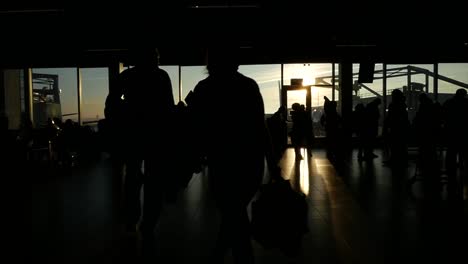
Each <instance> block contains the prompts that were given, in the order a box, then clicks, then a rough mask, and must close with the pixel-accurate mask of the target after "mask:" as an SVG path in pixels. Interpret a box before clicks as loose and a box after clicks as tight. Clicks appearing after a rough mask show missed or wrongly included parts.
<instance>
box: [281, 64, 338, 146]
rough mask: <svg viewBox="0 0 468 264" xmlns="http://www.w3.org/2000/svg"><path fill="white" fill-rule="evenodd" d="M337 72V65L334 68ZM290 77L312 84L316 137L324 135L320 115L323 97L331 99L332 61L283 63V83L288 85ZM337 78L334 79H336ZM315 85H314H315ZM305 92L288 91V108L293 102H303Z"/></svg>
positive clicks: (312, 105) (312, 113)
mask: <svg viewBox="0 0 468 264" xmlns="http://www.w3.org/2000/svg"><path fill="white" fill-rule="evenodd" d="M335 73H338V67H337V68H335ZM291 79H302V83H303V85H312V87H311V107H312V109H311V111H312V112H311V115H312V121H313V127H314V134H315V136H316V137H322V136H325V131H324V127H323V126H322V125H321V124H320V117H321V116H322V114H323V104H324V102H325V99H324V98H325V97H327V98H328V99H330V100H332V99H333V89H332V84H333V65H332V63H322V64H319V63H306V64H285V65H284V84H285V85H290V84H291ZM336 80H337V79H335V81H336ZM315 85H316V86H315ZM335 85H336V88H337V89H336V90H335V97H334V98H335V100H336V101H339V100H338V98H339V97H338V95H339V92H338V90H339V88H338V87H339V83H338V82H337V81H336V83H335ZM305 97H306V92H305V91H295V92H288V102H287V104H288V109H289V108H291V105H292V104H293V103H295V102H298V103H301V102H305V100H306V99H305Z"/></svg>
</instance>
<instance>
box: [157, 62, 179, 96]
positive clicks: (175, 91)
mask: <svg viewBox="0 0 468 264" xmlns="http://www.w3.org/2000/svg"><path fill="white" fill-rule="evenodd" d="M160 68H161V69H163V70H165V71H166V72H167V74H169V78H171V85H172V95H173V96H174V102H175V103H176V104H177V103H178V102H179V66H160Z"/></svg>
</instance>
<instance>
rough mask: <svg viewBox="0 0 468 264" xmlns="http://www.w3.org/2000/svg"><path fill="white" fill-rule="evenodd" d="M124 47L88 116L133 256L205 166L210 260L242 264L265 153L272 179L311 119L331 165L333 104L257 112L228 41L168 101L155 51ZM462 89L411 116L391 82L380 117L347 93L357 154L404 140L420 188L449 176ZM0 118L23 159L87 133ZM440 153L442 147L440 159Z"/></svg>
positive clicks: (460, 142)
mask: <svg viewBox="0 0 468 264" xmlns="http://www.w3.org/2000/svg"><path fill="white" fill-rule="evenodd" d="M130 55H131V58H133V59H134V61H132V64H133V65H134V67H132V68H128V69H126V70H125V71H123V72H122V73H121V74H120V75H119V76H118V78H117V80H116V85H114V86H113V87H111V89H110V91H109V94H108V96H107V98H106V102H105V120H102V121H101V122H100V123H99V131H100V136H102V138H101V139H100V141H101V142H105V145H103V146H104V148H105V149H106V150H107V151H108V152H109V153H110V154H111V159H112V162H113V168H114V173H115V178H116V179H118V180H119V181H120V180H121V181H122V182H119V184H121V185H122V186H123V201H124V203H123V204H124V206H123V211H124V215H125V217H124V218H125V231H126V232H127V233H134V234H137V233H138V234H139V235H140V236H141V239H142V241H143V248H142V249H143V254H152V253H154V245H155V243H156V241H157V237H156V236H155V232H154V231H155V227H156V226H157V224H158V221H159V218H160V215H161V212H162V209H163V204H164V201H165V200H168V201H171V200H174V199H175V194H176V193H177V192H178V191H179V190H182V189H184V188H185V187H186V186H187V185H188V182H189V181H190V179H191V177H192V175H193V173H197V172H200V171H202V170H203V169H204V168H205V167H206V168H207V171H208V176H209V180H210V187H211V192H212V193H213V196H214V198H215V200H216V205H217V208H218V210H219V213H220V216H221V224H220V230H219V234H218V237H217V240H216V243H215V246H214V248H213V253H212V263H222V262H223V260H224V256H225V254H226V253H227V251H228V249H232V254H233V258H234V261H235V263H245V264H248V263H253V262H254V254H253V250H252V245H251V241H250V233H249V218H248V214H247V205H248V204H249V202H250V201H251V200H252V198H253V197H254V195H255V194H256V192H257V191H258V189H259V187H260V185H261V183H262V179H263V175H264V170H265V159H266V161H267V169H268V171H269V172H270V173H271V174H273V176H272V177H278V175H277V174H278V173H279V171H280V170H279V169H278V167H277V166H278V164H279V162H280V159H281V157H282V156H283V153H284V151H285V150H286V149H287V148H288V141H287V138H288V136H289V137H290V139H291V145H292V147H293V148H294V152H295V157H296V160H302V159H304V158H305V157H304V156H303V155H302V153H301V149H302V148H305V149H306V150H307V158H309V157H310V156H311V155H312V148H313V147H314V144H315V135H314V131H316V130H315V129H314V126H319V125H320V126H322V127H323V128H324V130H325V134H326V137H325V149H326V154H327V157H328V158H329V159H330V161H331V162H332V163H336V162H338V161H340V162H342V161H343V159H344V158H345V154H344V153H343V151H344V147H343V146H344V145H345V141H346V137H345V133H346V130H345V129H346V126H345V124H344V121H343V118H342V117H341V115H340V114H339V112H338V109H337V106H338V104H337V102H336V101H334V100H330V99H328V98H327V97H324V100H325V102H324V107H323V114H322V115H321V116H320V118H318V117H314V116H313V114H312V112H311V110H310V109H306V107H305V106H304V105H301V104H299V103H294V104H293V105H292V109H291V112H290V116H291V121H292V129H291V131H290V132H289V133H288V126H287V122H288V118H287V116H288V112H287V109H285V107H280V108H278V110H277V112H275V113H274V114H273V115H272V116H271V117H269V118H268V119H265V110H264V104H263V98H262V95H261V93H260V89H259V86H258V84H257V82H256V81H255V80H253V79H252V78H249V77H247V76H245V75H243V74H241V73H239V72H238V66H239V62H238V54H237V50H236V49H235V48H234V47H232V46H230V45H227V46H225V45H220V46H214V47H212V48H210V49H209V50H208V54H207V65H206V66H207V70H208V77H206V78H205V79H203V80H200V81H199V82H198V84H197V85H196V86H195V87H194V88H193V90H192V91H191V92H190V93H189V94H188V96H187V97H186V98H185V102H179V103H178V104H175V102H174V97H173V93H172V86H171V80H170V78H169V75H168V73H167V72H166V71H164V70H162V69H161V68H159V66H158V64H159V53H158V51H157V50H156V49H154V48H140V49H132V53H131V54H130ZM227 91H229V95H228V96H226V94H227ZM466 94H467V92H466V89H459V90H457V91H456V94H455V95H454V96H453V98H451V99H449V100H447V101H446V102H445V103H444V104H443V105H441V104H439V103H437V102H434V101H433V100H432V99H431V98H430V97H429V96H428V95H427V94H424V93H423V94H421V95H420V96H419V108H418V110H417V112H416V115H415V117H414V119H413V120H410V119H409V117H408V107H407V105H406V98H405V96H404V94H403V92H402V91H400V90H398V89H395V90H393V91H392V94H391V102H390V104H389V105H388V111H387V112H386V114H385V116H382V115H381V113H382V111H381V109H380V105H381V103H382V101H381V99H380V98H376V99H374V100H372V101H371V102H369V103H367V104H364V103H358V104H357V105H356V106H355V108H354V111H353V115H352V122H351V124H352V127H351V129H352V132H354V133H355V135H356V144H357V149H358V151H357V159H358V161H359V162H373V160H374V159H375V158H377V157H378V155H376V154H375V152H374V150H375V148H377V147H378V146H382V147H383V148H384V150H385V159H384V164H383V165H384V166H389V167H405V166H407V164H408V158H409V157H408V147H409V143H410V141H413V142H416V146H417V151H418V158H417V161H416V162H417V166H418V169H419V170H420V172H421V173H422V174H423V175H424V177H425V178H426V179H427V181H426V182H428V185H429V186H430V187H429V188H432V189H431V190H433V191H434V192H437V191H438V190H439V185H440V177H441V174H442V173H445V174H446V175H447V176H448V180H449V183H453V185H456V182H457V177H458V176H457V169H458V168H460V167H461V166H467V148H468V136H467V135H468V122H467V118H468V98H467V96H466ZM384 107H385V106H384ZM220 111H221V112H222V114H221V113H220ZM380 123H383V130H382V134H381V137H379V124H380ZM1 125H2V127H1V131H0V132H1V133H2V135H1V137H0V138H1V139H2V141H4V142H3V146H5V148H6V149H7V150H13V149H16V150H17V153H18V157H21V158H23V159H25V160H27V159H31V158H32V157H31V156H30V155H32V153H33V152H32V151H31V150H33V149H34V148H35V147H36V146H43V147H47V148H48V154H47V155H49V159H55V160H57V161H58V162H60V163H61V164H64V165H71V164H73V162H74V155H79V153H81V152H83V149H82V147H83V146H84V145H89V144H92V142H97V141H94V140H96V139H95V138H92V137H91V136H90V135H91V134H92V133H91V132H90V131H89V130H88V129H86V128H85V129H83V128H82V127H80V126H78V125H77V124H76V123H75V122H73V121H72V120H70V119H69V120H66V121H65V122H63V123H62V122H61V120H60V119H49V120H48V122H47V124H46V126H45V127H44V128H43V129H41V130H40V136H38V135H37V132H36V131H35V130H34V129H33V125H32V122H31V121H30V120H28V119H27V118H23V119H22V122H21V127H20V129H19V131H18V133H17V134H15V135H13V134H11V133H9V132H8V119H7V118H6V117H4V116H2V120H1ZM78 138H82V139H83V140H82V141H79V140H77V139H78ZM380 139H381V140H380ZM51 150H53V153H54V154H51ZM441 152H445V153H446V154H445V156H444V157H443V158H441V155H440V153H441ZM51 155H52V156H51ZM441 159H443V160H441ZM442 161H443V162H442ZM442 164H443V165H442ZM464 169H465V170H466V168H464ZM442 171H443V172H442ZM453 185H452V186H453ZM142 188H143V200H141V199H140V192H141V190H142ZM455 188H456V187H455Z"/></svg>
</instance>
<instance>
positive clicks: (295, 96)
mask: <svg viewBox="0 0 468 264" xmlns="http://www.w3.org/2000/svg"><path fill="white" fill-rule="evenodd" d="M402 66H406V64H405V65H387V69H391V68H397V67H402ZM414 66H417V67H420V68H424V69H428V70H430V71H433V65H432V64H426V65H414ZM161 68H162V69H164V70H166V71H167V72H168V74H169V76H170V78H171V81H172V87H173V92H174V101H175V102H178V101H179V68H178V66H161ZM381 69H382V64H376V65H375V70H376V71H378V70H381ZM239 72H240V73H242V74H244V75H246V76H248V77H251V78H253V79H254V80H255V81H256V82H257V83H258V85H259V87H260V91H261V94H262V96H263V100H264V106H265V112H266V113H267V114H271V113H273V112H275V111H276V110H277V109H278V107H279V106H280V102H279V98H280V95H279V87H280V82H281V65H280V64H270V65H241V66H240V67H239ZM335 72H336V74H338V67H335ZM358 72H359V64H353V73H356V75H355V78H356V79H357V73H358ZM33 73H46V74H57V75H58V76H59V89H60V91H61V94H60V97H61V103H62V115H63V114H73V113H77V112H78V96H77V69H76V68H34V69H33ZM389 74H390V73H389ZM439 74H440V75H444V76H446V77H449V78H452V79H455V80H458V81H461V82H464V83H468V63H460V64H457V63H451V64H442V63H441V64H439ZM331 75H332V64H331V63H325V64H313V63H310V64H285V65H284V84H285V85H289V84H290V79H291V78H300V79H303V80H304V83H305V84H314V81H315V78H316V77H325V76H331ZM207 76H208V75H207V71H206V68H205V67H204V66H184V67H182V68H181V76H180V77H181V78H180V82H181V90H182V93H181V96H180V98H181V99H182V100H183V99H184V98H185V96H186V95H187V94H188V92H189V91H190V90H192V89H193V88H194V87H195V85H196V84H197V83H198V82H199V81H200V80H202V79H204V78H206V77H207ZM378 76H380V75H378V74H375V75H374V78H377V77H378ZM81 78H82V120H83V121H87V120H97V119H101V118H104V114H103V111H104V102H105V98H106V96H107V93H108V88H109V86H108V70H107V68H82V69H81ZM328 81H331V80H330V79H328ZM412 81H413V82H421V83H425V77H424V75H422V74H418V75H412ZM406 84H407V77H406V76H402V77H396V78H388V79H387V89H388V90H391V89H395V88H402V87H403V86H404V85H406ZM366 85H367V86H368V87H370V88H371V89H373V90H374V91H376V92H377V93H379V94H381V93H382V80H374V82H373V83H371V84H366ZM433 86H434V84H433V78H429V91H430V92H432V91H433ZM458 88H459V87H457V86H454V85H452V84H449V83H447V82H445V81H440V80H439V92H440V93H452V94H453V93H455V90H456V89H458ZM336 93H338V91H337V92H336ZM360 95H361V97H368V96H371V95H372V94H371V93H369V92H367V91H366V90H364V89H362V90H360ZM323 96H327V97H329V98H330V99H331V98H332V92H331V89H330V88H316V87H313V88H312V106H313V107H314V106H318V105H323ZM336 99H338V95H337V94H336ZM294 102H300V103H304V104H305V92H288V107H290V105H291V104H292V103H294ZM69 118H72V119H74V120H77V119H78V117H77V115H71V116H69Z"/></svg>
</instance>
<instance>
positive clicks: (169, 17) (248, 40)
mask: <svg viewBox="0 0 468 264" xmlns="http://www.w3.org/2000/svg"><path fill="white" fill-rule="evenodd" d="M164 2H168V3H164ZM460 5H461V4H460ZM464 10H465V9H463V8H462V7H461V6H457V5H453V4H448V3H447V4H444V5H442V4H440V3H439V4H437V5H435V4H430V3H428V2H426V3H420V4H418V5H414V6H412V5H409V4H408V2H405V3H401V4H399V3H396V2H377V1H373V2H368V1H357V2H356V1H353V2H349V1H348V2H346V3H344V4H343V3H340V2H338V1H326V2H323V3H319V2H312V1H310V2H309V4H303V3H302V2H299V1H296V0H289V1H284V0H276V1H264V0H235V1H215V0H205V1H195V0H171V1H169V0H167V1H158V2H150V1H143V3H137V2H135V1H131V2H128V3H125V2H122V1H115V2H114V6H110V5H97V4H96V3H93V2H87V1H74V3H70V4H64V3H55V2H48V1H41V2H40V3H38V4H35V3H21V2H20V3H14V4H10V5H9V6H5V5H4V4H2V6H1V9H0V19H1V21H0V23H1V24H2V25H4V26H3V30H2V34H3V37H2V44H1V45H2V49H1V50H0V56H1V57H0V59H1V64H2V67H22V66H41V67H42V66H75V65H83V66H99V65H106V64H108V63H109V62H112V61H115V60H125V59H126V52H125V50H126V49H127V48H129V47H132V46H138V45H141V44H152V45H157V46H158V47H159V49H160V52H161V64H180V65H201V64H203V63H204V59H203V58H204V55H203V54H204V49H205V47H206V46H207V45H210V44H211V43H213V42H215V43H216V42H217V41H220V40H224V39H228V40H231V41H234V42H236V43H237V44H238V45H239V46H240V47H242V51H243V52H242V58H241V60H242V62H243V63H245V64H263V63H288V62H322V61H323V62H324V61H338V62H339V61H346V60H347V61H353V62H359V61H365V60H373V61H377V62H387V63H422V62H424V63H427V62H468V27H467V25H468V23H467V21H466V17H465V14H464Z"/></svg>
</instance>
